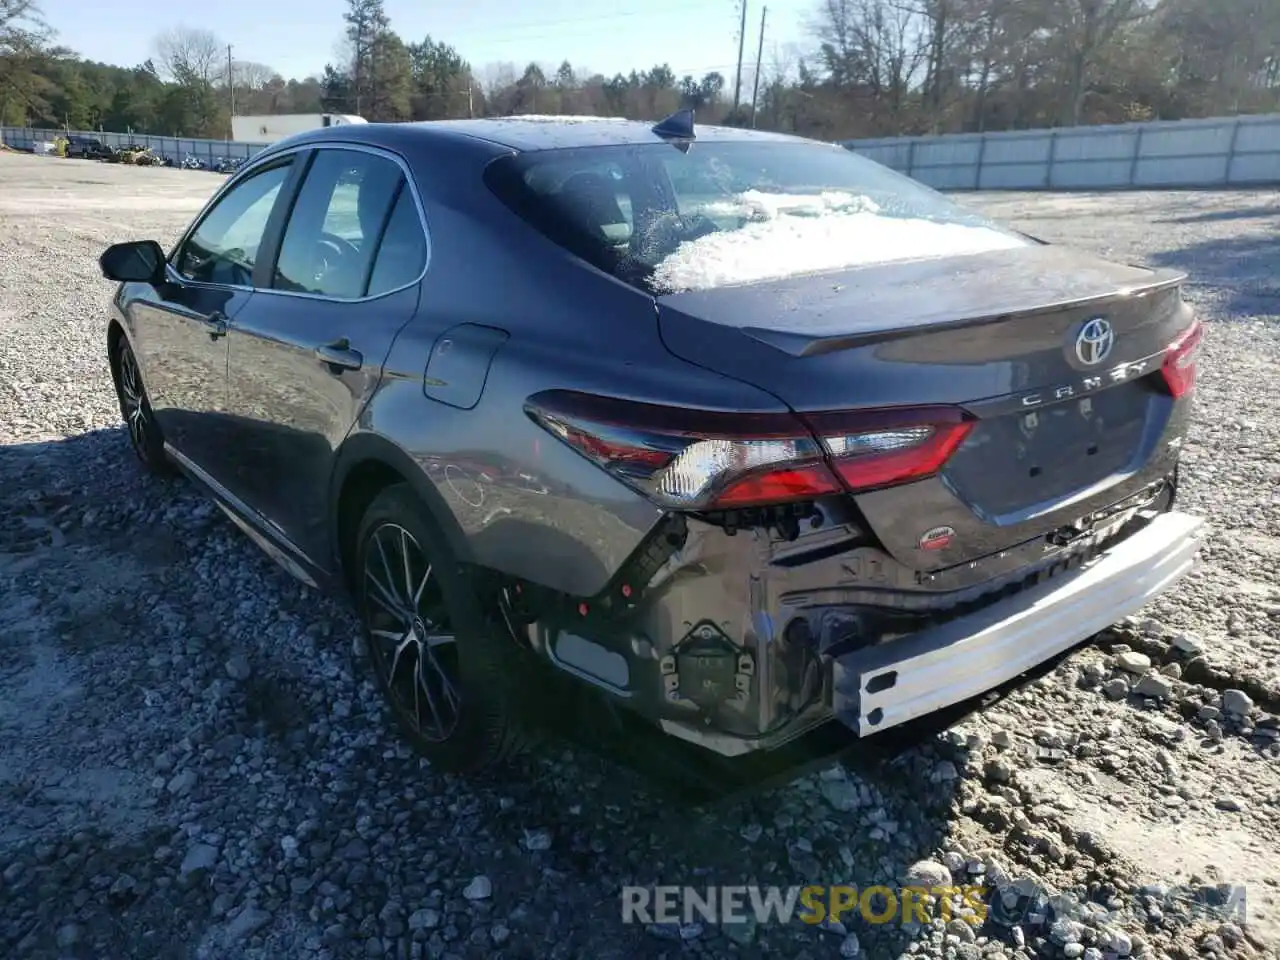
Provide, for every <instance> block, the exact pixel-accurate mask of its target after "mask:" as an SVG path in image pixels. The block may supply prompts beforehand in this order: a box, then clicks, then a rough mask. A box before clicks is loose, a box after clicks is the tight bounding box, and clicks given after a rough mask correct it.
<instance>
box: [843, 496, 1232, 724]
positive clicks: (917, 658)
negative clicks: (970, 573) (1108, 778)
mask: <svg viewBox="0 0 1280 960" xmlns="http://www.w3.org/2000/svg"><path fill="white" fill-rule="evenodd" d="M1206 532H1207V527H1206V525H1205V522H1204V521H1203V520H1201V519H1200V518H1198V517H1193V516H1190V515H1189V514H1185V513H1166V514H1162V515H1161V516H1159V517H1157V518H1156V519H1155V520H1153V521H1152V522H1151V523H1149V524H1148V525H1147V526H1146V527H1144V528H1143V529H1142V530H1140V531H1139V532H1137V533H1135V534H1133V535H1132V536H1130V537H1128V538H1127V539H1125V540H1123V541H1122V542H1120V543H1119V544H1117V545H1116V546H1114V547H1113V548H1111V549H1110V550H1107V551H1106V552H1104V553H1101V554H1099V555H1098V556H1097V557H1095V558H1093V559H1092V560H1090V561H1089V562H1087V563H1086V564H1084V565H1082V566H1081V567H1080V568H1079V569H1076V570H1072V571H1069V572H1067V573H1063V574H1060V575H1058V576H1056V577H1053V578H1052V579H1050V580H1047V581H1045V582H1044V583H1041V584H1037V585H1036V586H1034V587H1029V588H1027V589H1025V590H1023V591H1021V592H1019V593H1017V594H1015V595H1013V596H1012V597H1009V598H1008V599H1006V600H1002V601H1000V602H998V603H995V604H993V605H991V606H990V607H987V608H985V609H982V610H979V611H977V612H975V613H972V614H968V615H965V616H962V617H958V618H957V619H955V620H951V621H949V622H947V623H944V624H942V625H940V626H937V627H932V628H930V629H928V630H923V631H921V632H920V633H916V634H912V635H911V636H909V637H903V638H901V639H899V640H894V641H891V642H889V643H886V644H883V645H881V646H877V647H869V648H867V649H864V650H858V651H856V652H854V653H850V654H846V655H845V656H843V657H840V658H838V659H837V660H836V661H835V662H834V675H833V680H834V683H833V703H832V708H833V710H834V712H835V714H836V716H837V717H839V718H840V720H841V721H843V722H844V723H845V724H846V725H847V726H849V727H850V728H852V729H853V730H854V731H855V732H856V733H857V734H858V735H859V736H867V735H869V734H872V733H877V732H879V731H881V730H884V729H887V728H889V727H893V726H897V725H898V724H901V723H905V722H907V721H908V720H913V719H915V718H916V717H922V716H925V715H926V714H930V713H932V712H934V711H935V710H940V709H942V708H944V707H949V706H952V705H954V704H957V703H961V702H962V701H965V700H968V699H970V698H971V697H975V696H978V695H980V694H982V693H986V692H987V691H989V690H993V689H995V688H996V687H999V686H1001V685H1002V684H1004V683H1006V682H1008V681H1010V680H1012V679H1014V678H1015V677H1017V676H1019V675H1021V674H1023V673H1026V672H1027V671H1029V670H1032V669H1034V668H1035V667H1036V666H1038V665H1039V664H1042V663H1044V662H1045V661H1046V660H1049V659H1051V658H1052V657H1054V656H1057V655H1058V654H1060V653H1063V652H1064V651H1067V650H1070V649H1071V648H1072V647H1074V646H1076V645H1077V644H1079V643H1080V642H1082V641H1084V640H1087V639H1088V638H1089V637H1091V636H1093V635H1094V634H1096V633H1098V632H1100V631H1102V630H1105V629H1106V628H1107V627H1109V626H1111V625H1112V624H1114V623H1117V622H1118V621H1120V620H1122V619H1124V618H1125V617H1126V616H1129V615H1130V614H1132V613H1135V612H1136V611H1138V610H1139V609H1141V607H1142V606H1143V605H1144V604H1145V603H1147V602H1148V601H1149V600H1151V599H1152V598H1153V597H1156V596H1158V595H1159V594H1161V593H1163V592H1164V591H1166V590H1167V589H1169V587H1171V586H1172V585H1173V584H1174V583H1176V582H1177V581H1178V580H1179V579H1180V578H1181V577H1182V576H1184V575H1185V574H1186V573H1187V571H1189V570H1190V569H1191V568H1192V566H1193V564H1194V563H1195V555H1196V552H1197V550H1198V549H1199V547H1200V544H1201V541H1202V540H1203V539H1204V536H1205V533H1206Z"/></svg>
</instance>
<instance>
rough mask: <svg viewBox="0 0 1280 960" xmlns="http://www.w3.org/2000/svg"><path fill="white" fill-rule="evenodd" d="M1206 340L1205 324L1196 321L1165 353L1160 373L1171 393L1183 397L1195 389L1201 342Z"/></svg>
mask: <svg viewBox="0 0 1280 960" xmlns="http://www.w3.org/2000/svg"><path fill="white" fill-rule="evenodd" d="M1202 339H1204V324H1202V323H1201V322H1200V321H1199V320H1196V321H1195V322H1194V323H1192V324H1191V326H1190V327H1188V328H1187V329H1186V331H1185V332H1183V333H1182V334H1181V335H1179V337H1178V339H1177V340H1175V341H1173V343H1171V344H1170V345H1169V349H1168V350H1166V351H1165V355H1164V364H1163V365H1162V366H1161V368H1160V372H1161V373H1162V374H1163V375H1164V382H1165V383H1167V384H1168V385H1169V392H1170V393H1172V394H1173V395H1174V397H1181V396H1183V395H1184V394H1187V393H1190V392H1191V391H1192V390H1194V389H1195V385H1196V359H1197V355H1198V354H1199V353H1200V341H1201V340H1202Z"/></svg>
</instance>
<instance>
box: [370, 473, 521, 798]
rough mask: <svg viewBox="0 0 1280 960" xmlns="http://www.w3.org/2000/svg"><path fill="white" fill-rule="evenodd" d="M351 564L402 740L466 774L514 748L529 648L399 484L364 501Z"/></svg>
mask: <svg viewBox="0 0 1280 960" xmlns="http://www.w3.org/2000/svg"><path fill="white" fill-rule="evenodd" d="M397 545H398V546H399V548H400V552H399V553H397V552H396V549H395V547H397ZM406 554H407V555H408V560H407V561H406V559H405V555H406ZM354 573H355V582H356V590H355V594H356V603H357V606H358V608H359V612H360V619H361V622H362V624H363V626H364V632H365V641H366V643H367V644H368V651H369V661H370V664H371V665H372V667H373V671H374V674H375V676H376V677H377V680H378V685H379V687H380V688H381V689H382V692H383V695H384V696H385V697H386V700H387V705H388V707H389V708H390V710H391V713H392V715H393V716H394V717H395V720H396V723H397V725H398V726H399V728H400V729H401V731H402V732H403V733H404V735H405V737H406V739H407V740H408V741H409V742H410V744H412V746H413V747H414V748H415V749H416V750H417V751H418V752H419V753H421V754H422V755H423V756H425V757H426V758H427V759H428V760H429V761H430V762H431V763H432V764H433V765H435V766H437V767H439V768H441V769H443V770H446V771H449V772H453V773H465V774H479V773H484V772H487V771H489V770H491V769H493V768H494V767H497V766H500V765H502V764H503V763H505V762H506V761H508V760H510V759H511V758H512V757H514V756H515V755H517V754H518V753H520V752H521V751H522V750H523V749H524V748H525V747H526V746H527V744H528V742H529V727H528V716H527V711H526V710H525V708H524V703H523V699H524V698H523V697H522V695H521V694H520V690H519V685H518V679H519V677H520V676H521V672H522V671H521V667H522V664H523V663H524V659H525V657H526V656H527V654H526V653H525V651H524V650H523V649H522V648H521V647H519V646H518V645H517V644H516V642H515V641H514V640H513V639H512V638H511V637H510V636H509V634H508V633H507V631H506V629H505V627H504V626H502V625H501V623H500V619H499V618H498V617H497V616H495V615H486V612H485V611H484V609H483V608H482V605H481V603H480V600H479V598H478V597H477V595H476V591H475V589H474V587H473V582H472V580H471V578H470V576H469V575H468V574H467V573H466V572H464V571H463V570H462V568H461V567H460V565H459V564H458V563H457V560H456V558H455V557H454V556H453V553H452V551H451V550H450V548H449V546H448V543H447V542H446V541H445V539H444V537H443V536H442V535H441V534H440V532H439V529H438V527H437V525H436V523H435V521H434V520H433V518H432V517H431V515H430V513H429V511H428V510H427V509H426V508H425V507H424V506H423V505H422V503H421V502H420V501H419V500H418V498H417V497H416V495H415V494H414V493H413V491H412V490H411V489H410V488H409V486H408V485H407V484H395V485H394V486H390V487H388V488H386V489H385V490H383V491H382V492H381V493H379V494H378V495H377V497H375V498H374V500H373V503H371V504H370V505H369V508H368V509H367V510H366V511H365V514H364V517H363V519H362V520H361V522H360V528H359V532H358V533H357V539H356V556H355V570H354ZM388 588H392V589H393V590H394V591H395V596H394V597H391V596H388ZM415 595H416V596H415ZM393 607H398V609H393ZM415 627H416V629H415ZM447 637H452V641H449V640H448V639H445V638H447ZM397 649H399V651H400V655H399V658H398V659H397V658H396V650H397ZM424 666H425V669H423V668H424ZM428 675H429V676H428ZM442 677H443V678H447V679H448V680H449V681H450V683H451V689H452V691H453V693H454V694H455V698H454V699H453V700H451V699H450V697H449V694H448V689H446V687H445V685H444V683H443V680H442V679H441V678H442ZM419 680H421V681H422V682H421V684H419ZM406 681H408V684H407V686H406ZM410 690H412V695H413V698H415V699H414V700H413V702H412V703H411V702H410V696H409V691H410ZM427 694H431V696H427ZM424 701H427V702H424ZM449 711H452V723H449V722H448V721H449V719H450V717H449V716H446V713H447V712H449ZM436 720H439V721H441V722H440V723H438V724H437V723H435V721H436Z"/></svg>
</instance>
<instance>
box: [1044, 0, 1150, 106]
mask: <svg viewBox="0 0 1280 960" xmlns="http://www.w3.org/2000/svg"><path fill="white" fill-rule="evenodd" d="M1151 9H1152V7H1151V0H1048V5H1047V8H1046V12H1047V14H1048V17H1047V19H1048V23H1049V28H1050V30H1051V31H1052V33H1053V35H1054V39H1055V40H1056V41H1057V42H1058V44H1059V45H1060V50H1061V54H1060V55H1061V58H1062V63H1063V67H1064V69H1065V71H1066V90H1065V91H1064V97H1063V100H1062V121H1063V122H1064V123H1066V124H1069V125H1071V126H1075V125H1076V124H1078V123H1079V122H1080V114H1081V111H1082V110H1083V109H1084V99H1085V96H1086V95H1087V94H1088V85H1089V78H1090V74H1091V73H1092V72H1093V70H1094V69H1095V68H1096V67H1097V65H1098V64H1099V62H1100V61H1101V59H1102V58H1103V56H1104V55H1105V54H1106V52H1107V51H1108V49H1109V48H1110V47H1111V46H1112V44H1114V43H1115V41H1116V40H1117V38H1118V36H1119V34H1120V32H1121V31H1122V30H1123V29H1125V28H1126V27H1128V26H1129V25H1131V24H1133V23H1136V22H1137V21H1139V20H1141V19H1143V18H1144V17H1146V16H1147V15H1148V14H1149V13H1150V12H1151Z"/></svg>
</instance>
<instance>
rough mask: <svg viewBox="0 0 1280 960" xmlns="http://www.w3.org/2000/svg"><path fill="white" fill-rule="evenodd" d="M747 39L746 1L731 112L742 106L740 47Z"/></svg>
mask: <svg viewBox="0 0 1280 960" xmlns="http://www.w3.org/2000/svg"><path fill="white" fill-rule="evenodd" d="M746 39H747V0H742V23H741V24H740V25H739V26H738V75H737V77H736V78H735V79H734V81H733V112H734V114H735V116H736V115H737V113H738V107H739V106H741V105H742V45H743V44H744V43H745V42H746Z"/></svg>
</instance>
